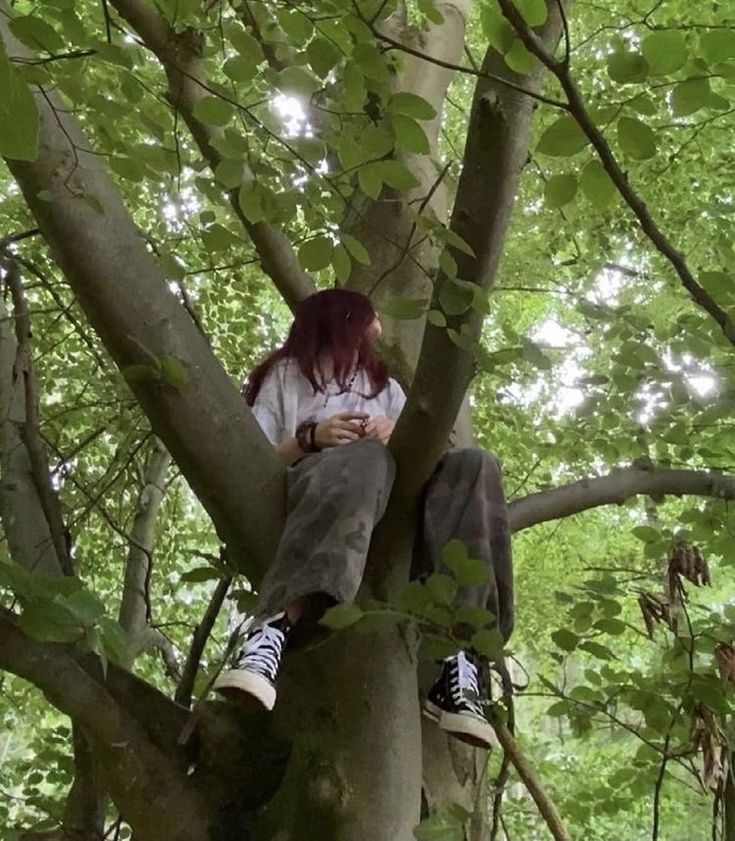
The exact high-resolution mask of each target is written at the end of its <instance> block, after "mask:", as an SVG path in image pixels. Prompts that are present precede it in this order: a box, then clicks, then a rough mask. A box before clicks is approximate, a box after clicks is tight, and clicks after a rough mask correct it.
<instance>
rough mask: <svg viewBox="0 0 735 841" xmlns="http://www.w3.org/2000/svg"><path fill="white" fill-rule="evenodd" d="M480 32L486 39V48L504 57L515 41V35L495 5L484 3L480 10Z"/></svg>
mask: <svg viewBox="0 0 735 841" xmlns="http://www.w3.org/2000/svg"><path fill="white" fill-rule="evenodd" d="M480 23H481V25H482V31H483V33H484V34H485V37H486V38H487V42H488V46H490V47H492V48H493V49H494V50H496V51H497V52H499V53H500V55H505V54H506V53H507V52H508V50H509V49H510V46H511V44H512V43H513V41H514V40H515V37H516V33H515V30H514V29H513V27H512V26H511V25H510V23H509V22H508V21H507V20H506V19H505V17H504V16H503V14H502V12H501V11H500V9H499V8H498V6H497V4H496V3H484V4H483V5H482V7H481V10H480Z"/></svg>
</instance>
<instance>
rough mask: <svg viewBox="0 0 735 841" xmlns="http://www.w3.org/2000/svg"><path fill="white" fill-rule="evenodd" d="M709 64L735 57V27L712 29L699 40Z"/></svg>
mask: <svg viewBox="0 0 735 841" xmlns="http://www.w3.org/2000/svg"><path fill="white" fill-rule="evenodd" d="M699 43H700V46H701V48H702V53H703V54H704V57H705V59H706V60H707V63H708V64H717V63H718V62H720V61H727V59H729V58H735V29H732V28H731V29H712V30H710V31H709V32H705V33H704V34H703V35H702V36H701V37H700V40H699Z"/></svg>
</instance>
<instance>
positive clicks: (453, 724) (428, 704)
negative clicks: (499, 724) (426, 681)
mask: <svg viewBox="0 0 735 841" xmlns="http://www.w3.org/2000/svg"><path fill="white" fill-rule="evenodd" d="M478 699H479V687H478V683H477V665H476V664H475V662H474V661H473V659H472V656H471V655H468V654H466V653H465V652H464V651H460V652H459V654H455V655H454V656H453V657H448V658H447V659H446V660H445V661H444V668H443V669H442V673H441V676H440V677H439V679H438V680H437V681H436V683H435V684H434V685H433V686H432V687H431V689H430V690H429V694H428V696H427V698H426V701H424V708H423V712H424V715H425V716H426V717H427V718H430V719H432V721H436V722H437V724H438V725H439V727H441V729H442V730H444V731H446V732H447V733H449V734H450V735H451V736H454V737H455V738H457V739H460V740H461V741H463V742H467V743H468V744H470V745H474V746H475V747H478V748H486V749H488V750H489V749H490V748H494V747H498V738H497V736H496V735H495V731H494V730H493V728H492V725H491V724H490V722H489V721H488V720H487V718H485V715H484V713H483V710H482V705H481V704H480V703H479V700H478Z"/></svg>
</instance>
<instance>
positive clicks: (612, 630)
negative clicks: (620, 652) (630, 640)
mask: <svg viewBox="0 0 735 841" xmlns="http://www.w3.org/2000/svg"><path fill="white" fill-rule="evenodd" d="M595 628H597V630H598V631H602V632H603V633H605V634H612V635H613V636H617V635H618V634H622V633H623V632H624V631H625V628H626V625H625V622H623V621H622V620H620V619H600V620H598V621H597V622H595Z"/></svg>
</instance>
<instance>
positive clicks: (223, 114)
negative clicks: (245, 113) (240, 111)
mask: <svg viewBox="0 0 735 841" xmlns="http://www.w3.org/2000/svg"><path fill="white" fill-rule="evenodd" d="M233 113H234V112H233V108H232V106H231V105H230V104H229V102H225V101H224V100H223V99H220V98H219V97H218V96H203V97H202V98H201V99H199V100H197V102H196V103H195V104H194V111H193V114H194V117H195V118H196V119H197V120H200V121H201V122H202V123H204V124H205V125H208V126H225V125H227V123H229V122H230V120H231V119H232V115H233Z"/></svg>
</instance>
